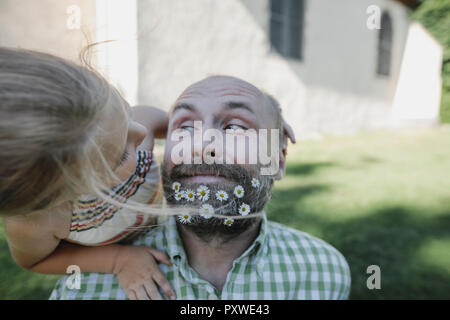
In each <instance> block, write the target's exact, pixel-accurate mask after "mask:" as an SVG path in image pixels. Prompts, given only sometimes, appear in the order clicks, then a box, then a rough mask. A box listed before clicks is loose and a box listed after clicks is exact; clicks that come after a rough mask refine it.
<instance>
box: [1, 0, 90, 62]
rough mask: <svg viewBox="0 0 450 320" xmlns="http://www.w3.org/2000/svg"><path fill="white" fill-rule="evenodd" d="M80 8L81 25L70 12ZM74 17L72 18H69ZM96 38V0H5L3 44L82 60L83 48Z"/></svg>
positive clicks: (2, 11)
mask: <svg viewBox="0 0 450 320" xmlns="http://www.w3.org/2000/svg"><path fill="white" fill-rule="evenodd" d="M72 5H76V6H78V8H80V28H79V29H77V28H75V29H70V28H69V27H68V22H69V25H70V26H74V25H75V24H76V23H75V24H74V23H72V24H71V22H76V21H74V20H73V14H72V13H71V12H69V13H68V11H67V10H68V8H69V7H70V6H72ZM68 20H70V21H68ZM94 40H95V1H90V0H39V1H36V0H1V1H0V46H8V47H21V48H26V49H33V50H39V51H44V52H47V53H52V54H56V55H59V56H61V57H64V58H67V59H71V60H75V61H76V60H78V55H79V53H80V51H81V49H82V48H83V47H84V46H85V45H86V44H87V43H88V42H92V41H94Z"/></svg>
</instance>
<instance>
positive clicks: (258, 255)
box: [51, 76, 350, 299]
mask: <svg viewBox="0 0 450 320" xmlns="http://www.w3.org/2000/svg"><path fill="white" fill-rule="evenodd" d="M198 123H201V125H202V128H201V129H202V130H204V131H207V130H209V129H213V130H215V131H214V132H216V133H217V132H219V133H220V132H223V133H224V134H226V133H227V132H229V131H228V130H235V131H234V132H241V133H242V132H250V131H251V130H254V131H257V132H262V129H269V130H270V129H278V130H279V141H280V142H281V146H280V147H279V149H280V150H276V149H275V148H273V147H271V152H272V153H274V154H276V155H277V158H276V162H277V163H276V166H275V167H276V168H277V170H276V171H275V172H274V174H273V175H264V174H261V172H262V171H261V169H262V167H263V166H262V165H261V164H260V163H257V164H251V163H249V162H248V161H247V162H245V163H243V164H240V163H238V164H236V163H233V164H229V162H227V161H228V160H230V159H231V160H236V159H237V157H236V155H235V154H234V153H235V150H236V148H234V147H232V148H230V147H228V145H227V148H218V147H217V146H220V144H216V145H215V147H211V144H207V143H205V142H204V141H202V142H201V146H200V149H199V148H197V149H196V147H194V148H193V150H192V154H189V156H192V157H193V158H197V160H198V158H200V160H204V159H205V158H206V157H209V159H210V160H211V159H213V160H215V161H216V162H214V163H212V164H211V163H209V164H206V163H205V161H201V162H200V163H198V162H197V163H196V162H195V161H194V164H184V163H174V159H173V158H174V154H176V152H175V153H174V152H172V151H174V150H175V148H178V147H179V141H174V140H173V139H171V137H173V135H174V134H175V133H181V134H183V133H184V137H187V136H189V137H194V140H195V133H196V130H197V131H198V128H197V126H196V124H198ZM236 130H237V131H236ZM231 132H233V131H231ZM280 132H281V134H280ZM283 132H284V131H283V121H282V118H281V114H280V109H279V108H278V106H277V104H276V102H275V100H274V99H272V98H270V97H269V96H267V95H265V94H263V93H262V92H261V91H260V90H258V89H257V88H256V87H254V86H253V85H251V84H249V83H247V82H245V81H242V80H240V79H236V78H233V77H226V76H214V77H209V78H207V79H205V80H202V81H200V82H198V83H195V84H193V85H191V86H190V87H188V88H187V89H186V90H185V91H184V92H183V93H182V94H181V96H180V97H179V98H178V99H177V101H176V102H175V104H174V107H173V108H172V110H171V112H170V121H169V128H168V134H167V137H168V138H167V142H166V150H165V155H164V161H163V170H162V176H163V185H164V191H165V197H166V199H167V202H168V204H169V205H170V206H174V207H181V208H186V212H185V213H183V214H180V215H178V216H177V217H174V216H171V217H169V218H168V220H167V221H166V222H165V223H164V224H163V225H161V226H159V227H157V228H155V229H153V230H151V231H149V232H148V233H147V234H145V235H144V236H143V237H141V238H140V239H139V240H137V241H136V242H135V243H134V244H135V245H145V246H152V247H154V248H156V249H159V250H162V251H165V252H167V254H168V255H169V257H170V259H171V262H172V265H171V266H166V265H161V270H162V271H163V273H164V274H165V275H166V277H167V279H168V280H169V282H170V283H171V285H172V287H173V288H174V290H175V291H176V295H177V298H178V299H347V298H348V295H349V291H350V272H349V267H348V264H347V262H346V261H345V258H344V257H343V256H342V255H341V254H340V253H339V252H338V251H337V250H336V249H335V248H333V247H332V246H330V245H329V244H327V243H325V242H324V241H322V240H320V239H317V238H315V237H313V236H311V235H309V234H307V233H304V232H300V231H297V230H294V229H291V228H288V227H285V226H282V225H280V224H278V223H274V222H269V221H267V219H266V216H265V214H264V208H265V206H266V204H267V203H268V201H269V199H270V194H271V188H272V184H273V181H274V180H275V179H281V177H282V175H283V173H284V167H285V155H286V143H285V142H286V137H285V136H284V135H283V134H282V133H283ZM269 138H271V137H268V139H267V140H270V139H269ZM216 139H217V137H216ZM261 139H262V138H261V137H259V142H260V141H262V140H261ZM263 140H264V139H263ZM271 141H274V140H271ZM216 142H218V141H216ZM250 146H251V143H249V144H248V145H247V144H245V148H244V151H245V153H246V154H245V159H248V158H249V156H250V154H251V152H250V150H249V148H250ZM259 146H260V145H259ZM275 151H280V152H275ZM183 153H184V152H183ZM183 156H186V154H183ZM225 159H226V160H227V161H225ZM272 159H273V157H272ZM195 208H200V209H199V210H197V209H195ZM196 210H197V211H196ZM65 284H66V278H63V279H61V280H60V281H59V282H58V284H57V286H56V288H55V290H54V291H53V293H52V296H51V299H124V298H125V297H126V294H125V292H124V291H123V290H122V289H121V288H120V286H119V284H118V281H117V279H116V278H115V276H114V275H109V274H106V275H103V274H83V276H82V281H81V288H80V289H78V290H77V289H72V290H71V289H68V288H67V286H66V285H65Z"/></svg>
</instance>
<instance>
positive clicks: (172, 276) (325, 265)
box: [50, 216, 350, 300]
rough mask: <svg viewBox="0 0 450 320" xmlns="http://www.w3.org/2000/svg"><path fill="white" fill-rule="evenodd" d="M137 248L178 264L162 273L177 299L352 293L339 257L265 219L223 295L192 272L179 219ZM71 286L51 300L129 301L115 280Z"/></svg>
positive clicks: (86, 279) (96, 277) (95, 276)
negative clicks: (162, 254) (161, 253)
mask: <svg viewBox="0 0 450 320" xmlns="http://www.w3.org/2000/svg"><path fill="white" fill-rule="evenodd" d="M134 244H135V245H141V246H151V247H154V248H156V249H159V250H162V251H165V252H167V254H168V255H169V257H170V259H171V261H172V263H173V264H172V266H166V265H160V267H161V270H162V271H163V272H164V273H165V275H166V277H167V279H168V280H169V282H170V284H171V285H172V287H173V288H174V290H175V291H176V294H177V299H191V300H198V299H224V300H225V299H228V300H235V299H244V300H247V299H251V300H253V299H261V300H262V299H279V300H285V299H347V298H348V296H349V292H350V270H349V267H348V264H347V262H346V260H345V258H344V257H343V256H342V254H341V253H340V252H339V251H337V250H336V249H335V248H334V247H332V246H330V245H329V244H327V243H326V242H324V241H323V240H320V239H318V238H315V237H313V236H311V235H309V234H307V233H305V232H301V231H298V230H294V229H291V228H288V227H286V226H283V225H281V224H278V223H275V222H270V221H267V219H266V217H265V216H264V217H263V219H262V223H261V228H260V233H259V235H258V236H257V238H256V239H255V241H254V242H253V244H252V245H251V246H250V247H249V248H248V249H247V250H246V251H245V252H244V253H243V254H242V255H241V256H240V257H239V258H237V259H236V260H235V261H234V262H233V266H232V269H231V270H230V271H229V273H228V275H227V278H226V282H225V285H224V286H223V289H222V291H219V290H217V289H216V288H215V287H214V286H212V285H211V284H210V283H209V282H207V281H205V280H203V279H202V278H201V277H200V276H199V275H198V274H197V273H196V272H195V271H194V270H193V269H192V268H191V267H190V266H189V264H188V260H187V257H186V253H185V251H184V249H183V244H182V242H181V239H180V237H179V235H178V231H177V228H176V221H175V218H174V217H172V218H169V219H168V220H167V221H166V222H165V223H164V224H162V225H161V226H159V227H157V228H155V229H152V230H150V231H149V232H147V233H146V234H145V235H143V236H142V237H141V238H140V239H138V240H136V241H135V242H134ZM66 281H67V276H66V277H63V278H62V279H60V280H59V281H58V283H57V284H56V287H55V289H54V290H53V292H52V294H51V296H50V299H126V298H127V297H126V294H125V292H124V291H123V290H122V289H121V287H120V285H119V282H118V280H117V277H116V276H115V275H112V274H99V273H89V274H81V287H80V289H78V290H77V289H68V288H67V286H66ZM161 294H162V293H161Z"/></svg>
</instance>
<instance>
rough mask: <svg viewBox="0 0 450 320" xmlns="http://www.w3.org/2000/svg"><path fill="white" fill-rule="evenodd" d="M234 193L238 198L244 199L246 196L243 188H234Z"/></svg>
mask: <svg viewBox="0 0 450 320" xmlns="http://www.w3.org/2000/svg"><path fill="white" fill-rule="evenodd" d="M233 193H234V195H235V196H236V197H238V198H242V197H243V196H244V193H245V191H244V188H243V187H242V186H236V187H235V188H234V192H233Z"/></svg>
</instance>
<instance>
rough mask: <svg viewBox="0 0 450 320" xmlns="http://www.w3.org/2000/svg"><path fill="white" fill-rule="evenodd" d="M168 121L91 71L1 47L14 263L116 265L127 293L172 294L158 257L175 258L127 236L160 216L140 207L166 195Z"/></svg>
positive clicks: (2, 210) (2, 140) (8, 226)
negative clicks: (161, 146) (163, 166)
mask: <svg viewBox="0 0 450 320" xmlns="http://www.w3.org/2000/svg"><path fill="white" fill-rule="evenodd" d="M166 129H167V115H166V114H165V113H164V112H162V111H160V110H157V109H155V108H151V107H144V106H140V107H135V108H133V109H131V108H130V107H129V105H128V104H127V103H126V102H125V101H124V100H123V98H122V97H121V96H120V94H119V93H118V92H117V91H116V90H115V89H114V88H113V87H111V86H110V85H109V84H108V83H107V82H106V81H105V80H104V79H103V78H102V77H101V76H99V75H98V74H96V73H95V72H94V71H93V70H90V69H88V68H85V67H81V66H78V65H75V64H73V63H70V62H68V61H65V60H63V59H60V58H57V57H54V56H51V55H47V54H43V53H38V52H34V51H26V50H17V49H7V48H0V215H1V216H3V217H4V226H5V232H6V235H7V238H8V243H9V248H10V250H11V254H12V256H13V258H14V259H15V261H16V262H17V263H18V264H19V265H20V266H22V267H23V268H26V269H28V270H31V271H35V272H39V273H47V274H65V273H66V270H67V268H68V266H69V265H77V266H78V267H79V268H80V270H81V272H102V273H113V274H116V275H117V277H118V279H119V281H120V284H121V286H122V288H123V289H124V290H125V292H126V293H127V295H128V297H129V298H130V299H161V298H162V296H161V294H160V293H159V290H158V288H157V285H159V287H160V288H161V289H162V291H163V292H164V294H165V295H166V296H167V297H168V298H170V299H175V293H174V291H173V290H172V288H171V287H170V285H169V283H168V281H167V279H166V278H165V276H164V275H163V273H162V272H161V271H160V270H159V268H158V265H157V262H156V261H155V259H156V260H157V261H159V262H161V263H164V264H168V265H170V260H169V258H168V256H167V255H166V254H165V253H163V252H160V251H157V250H155V249H153V248H149V247H137V246H132V245H126V244H125V243H126V242H129V241H130V240H131V239H132V238H133V237H136V235H137V233H136V231H139V230H148V227H149V226H150V225H151V224H152V223H154V220H153V219H152V218H151V216H150V215H149V214H143V213H141V211H142V210H141V211H139V210H136V209H140V208H141V209H142V208H144V207H145V205H144V204H152V205H155V204H158V203H161V196H162V192H161V186H160V179H159V171H158V167H157V165H156V164H155V163H154V158H153V155H152V148H153V139H154V138H163V137H164V136H165V132H166ZM86 194H89V196H87V195H86ZM133 203H134V205H133ZM138 203H141V204H142V205H141V206H138ZM117 205H120V207H118V206H117ZM146 208H150V207H148V206H147V207H146ZM159 210H161V209H159ZM146 212H149V210H147V211H146ZM153 212H158V208H156V207H155V209H154V210H153ZM159 212H161V211H159ZM63 240H64V241H63ZM118 242H121V244H118Z"/></svg>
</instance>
